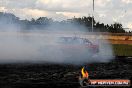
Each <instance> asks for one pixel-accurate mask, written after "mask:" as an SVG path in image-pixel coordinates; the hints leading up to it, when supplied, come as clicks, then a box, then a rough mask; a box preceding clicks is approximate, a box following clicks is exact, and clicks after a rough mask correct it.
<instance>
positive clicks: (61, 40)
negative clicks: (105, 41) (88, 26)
mask: <svg viewBox="0 0 132 88" xmlns="http://www.w3.org/2000/svg"><path fill="white" fill-rule="evenodd" d="M57 42H59V43H63V44H92V43H91V42H90V41H89V40H88V39H84V38H77V37H61V38H59V40H58V41H57Z"/></svg>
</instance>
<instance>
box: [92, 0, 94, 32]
mask: <svg viewBox="0 0 132 88" xmlns="http://www.w3.org/2000/svg"><path fill="white" fill-rule="evenodd" d="M93 28H94V0H93V10H92V32H93Z"/></svg>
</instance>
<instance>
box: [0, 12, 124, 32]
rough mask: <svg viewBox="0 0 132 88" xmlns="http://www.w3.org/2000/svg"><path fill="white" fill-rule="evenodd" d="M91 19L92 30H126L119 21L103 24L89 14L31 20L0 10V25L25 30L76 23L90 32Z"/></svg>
mask: <svg viewBox="0 0 132 88" xmlns="http://www.w3.org/2000/svg"><path fill="white" fill-rule="evenodd" d="M92 19H93V26H94V30H93V32H111V33H125V32H126V31H125V30H124V29H123V26H122V24H121V23H117V22H115V23H113V24H110V25H109V24H104V23H100V22H97V21H96V20H95V19H94V18H92V17H91V16H88V17H86V16H84V17H79V18H76V17H74V18H72V19H67V20H63V21H54V20H53V19H52V18H47V17H39V18H38V19H34V18H32V19H31V20H26V19H25V20H20V18H19V17H16V16H15V15H14V14H11V13H3V12H0V27H1V28H2V27H4V26H3V24H6V25H7V26H8V25H13V24H17V26H18V27H20V28H21V29H25V30H30V29H32V28H38V29H44V28H45V27H48V26H50V25H52V24H61V25H63V24H76V25H83V26H85V27H86V28H87V30H88V31H89V32H91V27H92Z"/></svg>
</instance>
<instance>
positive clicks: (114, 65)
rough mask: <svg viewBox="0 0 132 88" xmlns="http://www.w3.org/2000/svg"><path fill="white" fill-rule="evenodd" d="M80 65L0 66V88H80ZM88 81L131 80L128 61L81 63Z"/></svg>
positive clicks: (26, 64) (131, 60)
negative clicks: (85, 68) (87, 73)
mask: <svg viewBox="0 0 132 88" xmlns="http://www.w3.org/2000/svg"><path fill="white" fill-rule="evenodd" d="M83 66H84V65H81V66H73V65H63V64H51V63H45V64H44V63H43V64H42V63H41V64H31V63H21V64H20V63H17V64H0V88H31V87H33V88H46V87H48V88H49V87H50V88H54V87H59V88H61V87H62V88H64V87H65V88H80V85H79V82H78V77H79V75H80V71H81V68H82V67H83ZM85 66H86V67H87V70H88V72H89V75H90V78H91V79H131V78H132V69H131V68H132V58H130V57H116V59H114V60H112V61H111V62H109V63H91V64H85ZM105 88H106V87H105Z"/></svg>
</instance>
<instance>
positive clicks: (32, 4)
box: [0, 0, 132, 28]
mask: <svg viewBox="0 0 132 88" xmlns="http://www.w3.org/2000/svg"><path fill="white" fill-rule="evenodd" d="M0 11H1V12H10V13H14V14H15V15H16V16H18V17H20V18H21V19H31V18H38V17H40V16H46V17H52V18H54V19H55V20H64V19H67V18H73V17H74V16H75V17H82V16H88V15H91V13H92V0H0ZM94 15H95V19H96V20H97V21H100V22H104V23H105V24H107V23H108V24H110V23H113V22H120V23H122V24H123V26H124V27H128V28H132V0H95V13H94Z"/></svg>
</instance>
